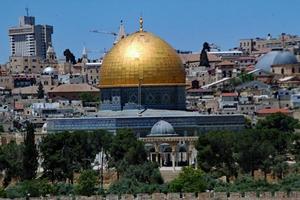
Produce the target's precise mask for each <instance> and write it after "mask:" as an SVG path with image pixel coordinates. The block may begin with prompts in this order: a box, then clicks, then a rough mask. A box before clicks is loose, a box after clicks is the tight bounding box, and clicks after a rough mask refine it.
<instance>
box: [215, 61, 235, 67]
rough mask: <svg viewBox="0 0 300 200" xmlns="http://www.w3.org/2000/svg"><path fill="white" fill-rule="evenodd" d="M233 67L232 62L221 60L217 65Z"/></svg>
mask: <svg viewBox="0 0 300 200" xmlns="http://www.w3.org/2000/svg"><path fill="white" fill-rule="evenodd" d="M233 65H235V64H234V62H231V61H229V60H223V61H222V62H220V63H218V64H217V66H233Z"/></svg>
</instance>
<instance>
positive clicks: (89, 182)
mask: <svg viewBox="0 0 300 200" xmlns="http://www.w3.org/2000/svg"><path fill="white" fill-rule="evenodd" d="M96 184H97V175H96V172H95V171H93V170H85V171H83V172H82V173H81V174H80V176H79V180H78V185H77V186H76V188H75V189H76V193H77V194H79V195H84V196H91V195H93V194H94V193H95V191H96Z"/></svg>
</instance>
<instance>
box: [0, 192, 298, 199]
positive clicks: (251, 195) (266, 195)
mask: <svg viewBox="0 0 300 200" xmlns="http://www.w3.org/2000/svg"><path fill="white" fill-rule="evenodd" d="M23 199H25V198H23ZM30 199H31V200H38V199H44V200H58V199H59V200H299V199H300V192H290V193H286V192H275V193H270V192H263V193H257V192H245V193H244V194H240V193H229V194H227V193H225V192H216V193H210V192H207V193H198V194H194V193H168V194H163V193H154V194H137V195H131V194H123V195H121V196H118V195H107V196H106V197H101V196H91V197H84V196H76V197H73V196H60V197H40V198H30ZM0 200H7V199H1V198H0ZM16 200H18V199H16Z"/></svg>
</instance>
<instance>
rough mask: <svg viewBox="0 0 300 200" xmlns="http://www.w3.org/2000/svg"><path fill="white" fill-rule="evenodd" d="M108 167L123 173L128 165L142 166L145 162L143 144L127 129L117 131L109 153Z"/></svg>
mask: <svg viewBox="0 0 300 200" xmlns="http://www.w3.org/2000/svg"><path fill="white" fill-rule="evenodd" d="M109 155H110V162H109V163H110V166H112V167H116V169H117V172H118V173H122V172H124V171H125V169H126V168H127V166H128V165H138V164H143V163H144V162H146V161H147V154H146V150H145V148H144V144H143V143H142V142H141V141H139V140H137V138H136V137H135V135H134V134H133V132H132V131H131V130H129V129H121V130H118V131H117V134H116V136H115V137H114V138H113V140H112V143H111V148H110V151H109Z"/></svg>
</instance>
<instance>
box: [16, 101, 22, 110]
mask: <svg viewBox="0 0 300 200" xmlns="http://www.w3.org/2000/svg"><path fill="white" fill-rule="evenodd" d="M23 109H24V105H23V104H22V103H19V102H15V110H23Z"/></svg>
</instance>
